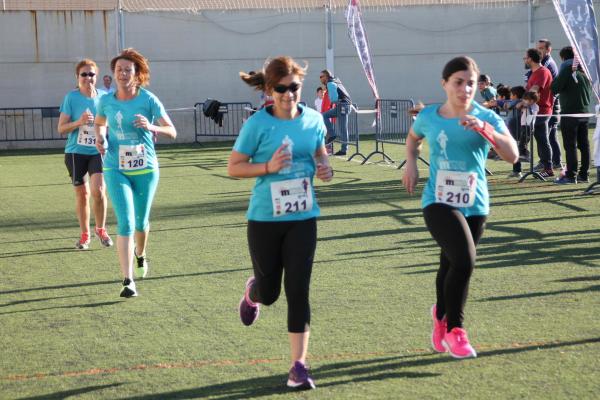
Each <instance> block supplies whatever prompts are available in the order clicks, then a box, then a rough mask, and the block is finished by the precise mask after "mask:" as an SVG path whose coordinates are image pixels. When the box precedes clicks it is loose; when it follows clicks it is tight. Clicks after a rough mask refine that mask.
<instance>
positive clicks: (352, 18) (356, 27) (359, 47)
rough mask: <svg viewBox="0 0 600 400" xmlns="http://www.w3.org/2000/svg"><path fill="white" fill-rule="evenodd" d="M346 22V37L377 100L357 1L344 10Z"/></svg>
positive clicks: (376, 91) (367, 44) (375, 85)
mask: <svg viewBox="0 0 600 400" xmlns="http://www.w3.org/2000/svg"><path fill="white" fill-rule="evenodd" d="M346 21H347V22H348V35H349V36H350V39H351V40H352V43H354V47H356V51H357V52H358V57H359V58H360V63H361V64H362V67H363V70H364V71H365V75H366V76H367V81H369V86H371V90H372V91H373V95H374V96H375V99H379V92H378V90H377V84H376V83H375V74H374V73H373V61H372V59H371V51H370V50H369V42H368V40H367V32H365V28H364V27H363V23H362V18H361V11H360V5H359V4H358V0H350V1H349V2H348V10H346Z"/></svg>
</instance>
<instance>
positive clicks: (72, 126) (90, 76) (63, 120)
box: [58, 59, 113, 250]
mask: <svg viewBox="0 0 600 400" xmlns="http://www.w3.org/2000/svg"><path fill="white" fill-rule="evenodd" d="M98 71H99V70H98V66H97V65H96V63H95V62H94V61H93V60H90V59H84V60H81V61H80V62H79V63H77V66H76V67H75V76H76V77H77V88H76V89H75V90H72V91H70V92H69V93H67V95H66V96H65V98H64V100H63V103H62V105H61V106H60V117H59V118H58V133H60V134H61V135H67V144H66V146H65V165H66V166H67V170H68V171H69V176H70V177H71V182H72V183H73V187H74V188H75V212H76V214H77V220H78V221H79V227H80V228H81V236H80V238H79V240H78V241H77V243H76V244H75V247H76V248H78V249H79V250H87V249H88V248H89V246H90V194H91V197H92V199H93V200H94V202H93V207H92V211H93V213H94V218H95V220H96V229H95V233H96V236H98V238H99V239H100V243H102V245H103V246H105V247H109V246H112V245H113V242H112V240H111V238H110V236H108V233H107V231H106V226H105V223H106V203H107V202H106V188H105V185H104V178H103V175H102V158H101V157H100V153H98V150H97V149H96V137H95V133H94V114H96V107H97V106H98V103H99V101H100V97H101V95H99V94H98V91H97V90H96V78H97V76H98Z"/></svg>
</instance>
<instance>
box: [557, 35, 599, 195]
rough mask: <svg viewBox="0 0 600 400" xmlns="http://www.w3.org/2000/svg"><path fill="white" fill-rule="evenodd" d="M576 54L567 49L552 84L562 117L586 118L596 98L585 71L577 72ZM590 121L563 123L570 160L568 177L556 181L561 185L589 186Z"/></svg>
mask: <svg viewBox="0 0 600 400" xmlns="http://www.w3.org/2000/svg"><path fill="white" fill-rule="evenodd" d="M574 57H575V54H574V52H573V48H572V47H571V46H567V47H563V48H562V49H561V51H560V58H561V59H562V60H563V63H562V65H561V66H560V70H559V73H558V76H557V77H556V79H555V80H554V81H553V82H552V86H551V88H552V92H553V93H554V94H555V95H560V96H559V100H560V108H561V111H562V114H586V113H588V112H589V110H588V107H589V105H590V100H591V97H592V88H591V84H590V81H589V79H588V78H587V77H586V76H585V74H584V73H583V71H582V70H581V67H577V68H573V59H574ZM588 120H589V118H588V117H567V116H563V117H561V120H560V130H561V132H562V137H563V147H564V149H565V157H566V159H567V170H566V171H565V175H564V176H562V177H560V178H558V179H556V180H555V181H554V183H557V184H572V183H577V181H579V182H588V169H589V167H590V143H589V139H588ZM577 149H579V151H580V152H581V168H580V169H579V173H578V172H577V164H578V163H577Z"/></svg>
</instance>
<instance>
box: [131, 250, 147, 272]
mask: <svg viewBox="0 0 600 400" xmlns="http://www.w3.org/2000/svg"><path fill="white" fill-rule="evenodd" d="M133 255H134V256H135V264H136V265H135V267H134V268H133V273H134V274H135V276H136V278H145V277H146V275H148V260H146V256H145V255H143V256H139V257H138V256H137V254H135V252H133Z"/></svg>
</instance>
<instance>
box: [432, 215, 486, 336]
mask: <svg viewBox="0 0 600 400" xmlns="http://www.w3.org/2000/svg"><path fill="white" fill-rule="evenodd" d="M423 215H424V217H425V224H427V229H429V232H430V233H431V236H433V238H434V239H435V241H436V242H437V243H438V244H439V245H440V247H441V248H442V252H441V254H440V269H439V270H438V273H437V277H436V282H435V284H436V292H437V293H436V294H437V303H436V305H437V317H438V319H442V318H443V316H444V314H446V316H447V317H448V332H450V330H451V329H452V328H456V327H459V328H462V326H463V320H464V308H465V303H466V302H467V294H468V292H469V280H470V278H471V274H472V273H473V268H474V267H475V257H476V251H475V246H477V243H479V239H480V238H481V235H482V234H483V231H484V229H485V220H486V217H485V216H480V215H477V216H471V217H465V216H464V215H463V214H462V213H461V212H460V211H459V210H458V209H456V208H453V207H450V206H448V205H445V204H431V205H429V206H427V207H425V209H423Z"/></svg>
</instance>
